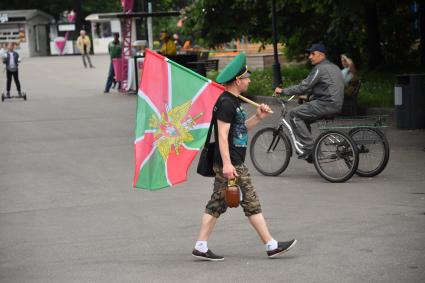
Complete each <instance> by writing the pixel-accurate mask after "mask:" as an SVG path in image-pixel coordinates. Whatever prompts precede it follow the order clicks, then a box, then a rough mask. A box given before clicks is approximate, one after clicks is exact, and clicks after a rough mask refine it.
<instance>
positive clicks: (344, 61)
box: [341, 54, 358, 97]
mask: <svg viewBox="0 0 425 283" xmlns="http://www.w3.org/2000/svg"><path fill="white" fill-rule="evenodd" d="M341 65H342V67H343V69H342V70H341V73H342V77H343V78H344V85H345V88H344V96H345V97H350V96H352V94H353V91H354V86H355V85H356V83H357V81H358V77H357V71H356V67H355V66H354V63H353V60H352V59H351V58H349V57H348V56H347V55H345V54H342V55H341Z"/></svg>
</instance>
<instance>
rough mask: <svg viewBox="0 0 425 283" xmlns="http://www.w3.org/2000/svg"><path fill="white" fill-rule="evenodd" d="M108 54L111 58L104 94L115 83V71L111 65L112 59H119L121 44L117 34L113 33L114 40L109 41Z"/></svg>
mask: <svg viewBox="0 0 425 283" xmlns="http://www.w3.org/2000/svg"><path fill="white" fill-rule="evenodd" d="M108 52H109V56H110V57H111V62H110V64H109V72H108V78H107V80H106V86H105V91H104V93H108V92H109V90H110V89H111V86H112V84H114V85H115V84H116V81H115V78H114V77H115V71H114V64H113V63H112V59H114V58H121V42H120V35H119V34H118V33H114V40H113V41H111V42H110V43H109V45H108Z"/></svg>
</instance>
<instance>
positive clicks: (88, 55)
mask: <svg viewBox="0 0 425 283" xmlns="http://www.w3.org/2000/svg"><path fill="white" fill-rule="evenodd" d="M86 56H87V61H88V62H89V66H90V68H94V66H93V64H92V63H91V60H90V54H89V53H88V52H87V54H86Z"/></svg>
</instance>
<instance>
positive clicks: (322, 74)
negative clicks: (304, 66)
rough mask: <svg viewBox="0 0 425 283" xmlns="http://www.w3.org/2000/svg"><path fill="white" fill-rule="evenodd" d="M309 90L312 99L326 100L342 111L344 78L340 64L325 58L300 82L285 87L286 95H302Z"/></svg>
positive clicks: (284, 92)
mask: <svg viewBox="0 0 425 283" xmlns="http://www.w3.org/2000/svg"><path fill="white" fill-rule="evenodd" d="M309 92H311V94H310V97H309V100H310V101H312V100H317V102H325V103H326V105H327V106H328V107H329V106H331V107H330V108H333V109H334V110H335V111H337V112H339V111H341V108H342V103H343V102H344V79H343V77H342V73H341V70H340V69H339V68H338V66H336V65H335V64H333V63H331V62H330V61H329V60H327V59H325V60H323V61H322V62H320V63H319V64H317V65H316V66H314V68H313V70H311V72H310V74H309V75H308V77H307V78H305V79H304V80H303V81H302V82H301V83H300V84H298V85H294V86H290V87H287V88H284V89H283V94H284V95H302V94H307V93H309ZM329 104H330V105H329Z"/></svg>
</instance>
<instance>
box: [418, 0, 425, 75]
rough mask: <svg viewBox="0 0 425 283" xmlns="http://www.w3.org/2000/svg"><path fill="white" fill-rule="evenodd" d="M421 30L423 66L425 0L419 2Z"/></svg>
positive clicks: (424, 59)
mask: <svg viewBox="0 0 425 283" xmlns="http://www.w3.org/2000/svg"><path fill="white" fill-rule="evenodd" d="M419 31H420V45H419V51H420V54H421V66H422V67H423V66H425V0H422V1H420V2H419Z"/></svg>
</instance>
